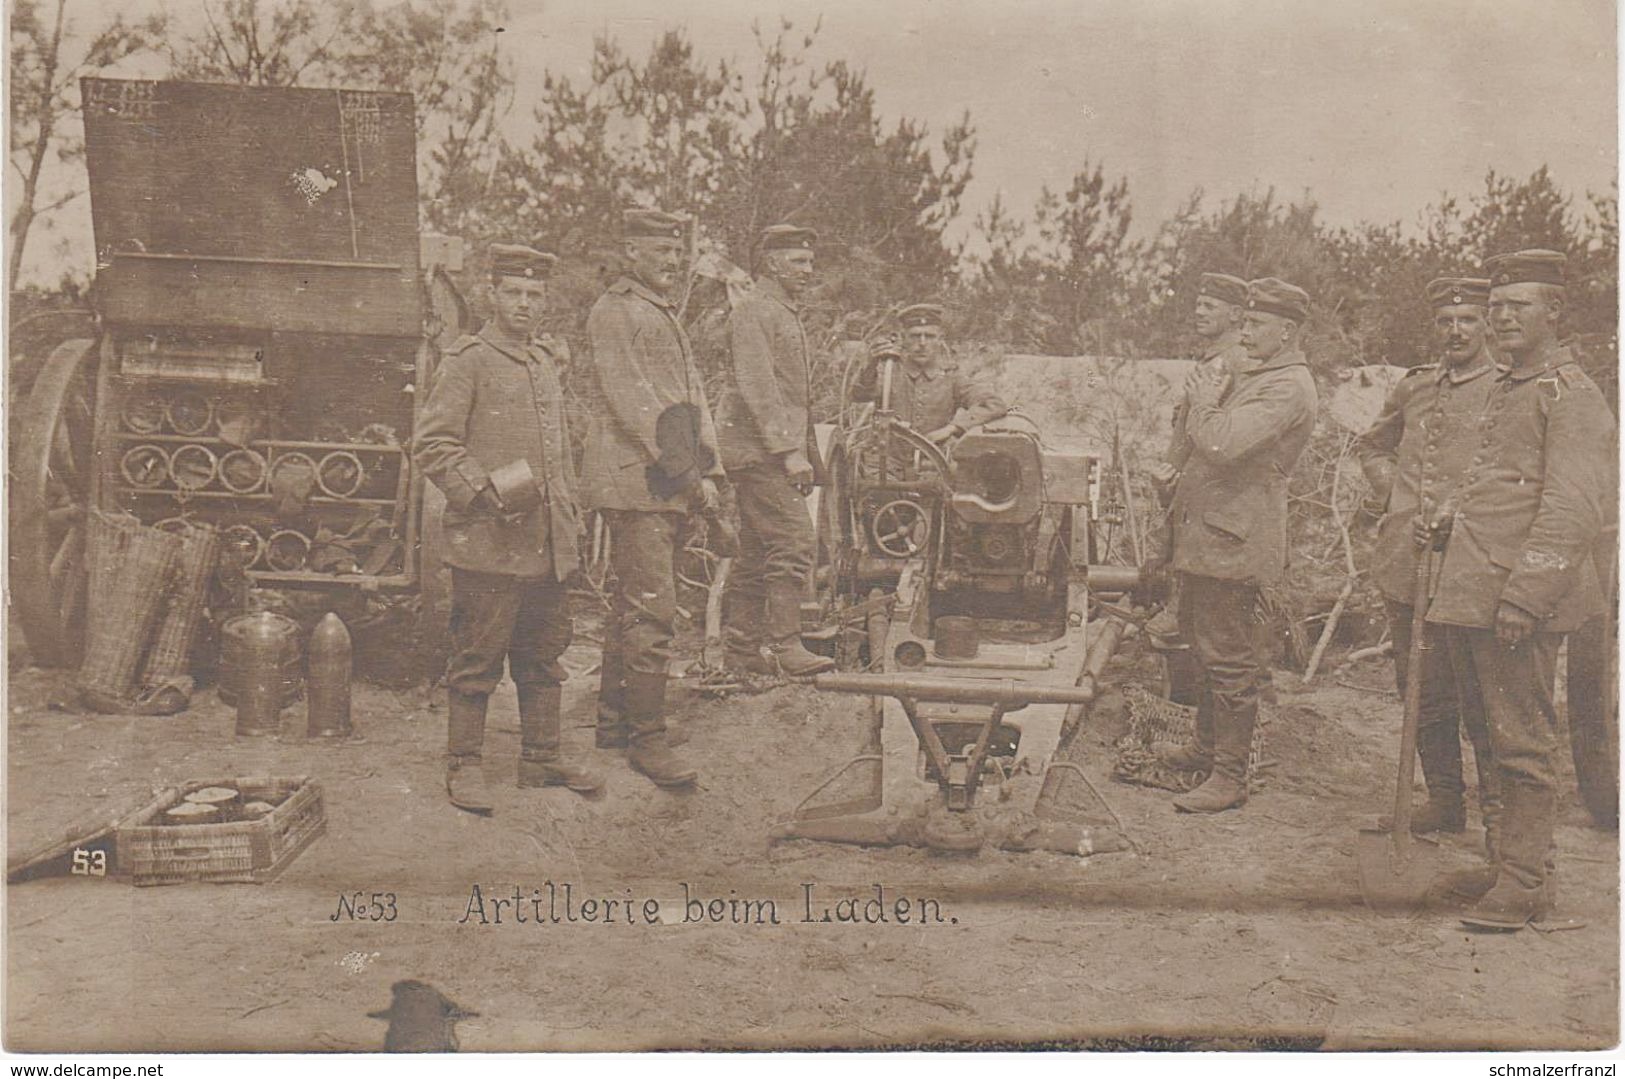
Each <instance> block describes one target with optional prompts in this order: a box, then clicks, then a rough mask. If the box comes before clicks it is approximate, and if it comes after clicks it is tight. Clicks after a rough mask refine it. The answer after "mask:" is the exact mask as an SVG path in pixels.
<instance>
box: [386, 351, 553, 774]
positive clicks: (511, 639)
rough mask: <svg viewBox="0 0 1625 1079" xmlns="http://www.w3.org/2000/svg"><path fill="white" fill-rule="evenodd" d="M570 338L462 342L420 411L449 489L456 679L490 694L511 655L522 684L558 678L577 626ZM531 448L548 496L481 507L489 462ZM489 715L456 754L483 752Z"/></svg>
mask: <svg viewBox="0 0 1625 1079" xmlns="http://www.w3.org/2000/svg"><path fill="white" fill-rule="evenodd" d="M562 351H563V349H562V346H561V345H555V344H551V343H543V344H538V343H534V342H533V343H530V344H528V345H523V346H521V345H517V344H513V343H508V342H502V341H499V340H497V339H496V337H495V336H494V335H492V334H491V333H490V332H488V331H481V333H480V334H479V335H478V336H475V337H464V338H462V339H460V340H459V341H458V342H457V343H456V344H454V345H453V346H452V348H451V350H450V352H449V353H448V354H447V355H446V357H445V358H444V359H443V360H442V361H441V364H440V369H439V370H438V371H437V372H436V374H435V378H434V385H433V387H432V388H431V389H430V391H429V399H428V401H427V403H426V404H425V405H424V406H423V409H422V411H421V412H420V413H419V415H418V423H417V430H416V433H415V435H414V438H413V455H412V456H413V461H414V462H415V463H416V464H417V466H418V467H419V468H420V469H422V470H423V472H424V474H425V475H427V476H428V477H429V479H430V481H431V482H433V483H434V484H435V486H437V487H439V488H440V489H441V490H442V491H443V492H445V495H446V509H445V515H444V517H443V527H444V530H445V536H446V553H445V560H446V562H447V564H448V565H450V567H451V579H452V596H451V642H452V654H451V657H450V662H449V664H448V666H447V670H446V684H447V686H448V687H449V688H450V689H451V690H452V691H453V692H456V693H463V694H469V695H473V696H482V697H483V696H486V695H489V694H490V693H491V691H492V690H494V689H495V688H496V686H497V683H498V682H500V681H501V679H502V669H503V660H504V658H506V660H507V662H508V669H509V672H510V673H511V674H512V676H513V680H514V684H515V685H518V686H521V687H545V686H556V685H558V684H559V683H560V682H562V681H563V680H564V668H563V667H562V666H560V665H559V662H558V659H559V656H561V655H563V654H564V650H565V649H566V648H568V647H569V645H570V640H571V636H572V627H571V619H570V605H569V593H568V591H567V590H566V587H565V584H564V581H565V578H566V577H568V576H569V574H570V573H571V572H572V571H573V570H574V569H575V568H576V566H577V565H578V557H577V551H576V543H577V531H578V528H579V525H578V516H577V511H576V506H575V484H574V480H573V476H572V471H573V470H572V469H571V467H570V443H569V432H568V428H567V425H566V421H565V417H564V402H563V393H562V390H561V388H560V385H559V379H558V374H557V372H556V371H555V369H554V366H553V364H554V359H555V357H556V356H558V355H560V354H561V353H562ZM521 458H523V459H524V460H525V462H526V463H527V464H528V465H529V466H530V471H531V474H532V475H533V476H534V477H536V481H537V483H538V485H539V486H540V487H541V496H542V497H541V502H540V504H539V505H537V506H535V507H533V508H532V509H530V510H529V511H527V512H525V513H524V514H522V515H505V514H497V513H492V512H489V511H486V510H482V509H478V508H476V506H475V505H474V500H475V497H476V496H477V495H478V494H479V493H480V491H481V490H483V489H485V488H486V486H487V484H488V483H489V482H490V474H491V472H493V471H495V470H496V469H499V468H502V467H503V466H504V465H508V464H511V463H512V462H514V461H516V460H519V459H521ZM483 739H484V722H483V720H481V721H480V722H479V723H477V724H473V725H469V726H466V727H457V726H455V725H454V726H453V727H452V728H451V741H450V746H449V748H450V751H451V753H452V755H453V756H463V755H470V756H471V755H477V754H478V753H479V752H480V746H481V743H482V742H483Z"/></svg>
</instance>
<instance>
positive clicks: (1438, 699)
mask: <svg viewBox="0 0 1625 1079" xmlns="http://www.w3.org/2000/svg"><path fill="white" fill-rule="evenodd" d="M1386 602H1387V607H1388V626H1389V629H1390V630H1391V632H1392V633H1393V638H1394V681H1395V683H1396V684H1397V685H1398V687H1399V695H1400V697H1401V698H1403V697H1404V696H1405V685H1406V678H1407V676H1408V674H1409V671H1408V670H1407V669H1406V668H1407V667H1408V666H1409V664H1410V658H1411V615H1412V612H1413V608H1412V607H1411V605H1410V604H1408V603H1398V602H1395V601H1394V600H1388V601H1386ZM1421 677H1422V714H1421V717H1420V722H1419V723H1418V725H1417V729H1416V754H1417V756H1418V757H1419V758H1420V759H1421V762H1422V778H1423V779H1424V780H1426V782H1427V788H1428V797H1429V798H1432V799H1436V800H1438V801H1440V802H1446V803H1455V802H1460V801H1461V797H1462V793H1463V792H1464V791H1465V789H1466V783H1465V781H1464V780H1463V778H1462V771H1461V732H1462V728H1464V727H1465V728H1466V731H1467V738H1468V740H1469V741H1470V742H1472V745H1473V762H1474V764H1475V766H1476V767H1477V769H1478V804H1479V807H1480V809H1481V810H1482V811H1483V815H1484V817H1485V820H1486V822H1488V820H1489V818H1490V817H1492V816H1493V815H1494V813H1495V809H1496V807H1497V806H1498V805H1499V801H1500V799H1499V793H1498V792H1499V789H1500V776H1499V774H1498V773H1497V772H1496V769H1495V754H1494V752H1493V751H1492V750H1491V748H1490V736H1489V729H1488V726H1487V725H1486V722H1485V719H1484V709H1483V706H1482V704H1481V703H1480V702H1479V700H1478V694H1476V693H1468V694H1459V693H1457V692H1456V672H1455V666H1454V663H1453V662H1452V660H1451V656H1450V645H1449V642H1448V641H1447V640H1446V634H1445V627H1443V626H1440V625H1429V626H1428V627H1427V630H1426V632H1425V633H1424V634H1423V635H1422V671H1421Z"/></svg>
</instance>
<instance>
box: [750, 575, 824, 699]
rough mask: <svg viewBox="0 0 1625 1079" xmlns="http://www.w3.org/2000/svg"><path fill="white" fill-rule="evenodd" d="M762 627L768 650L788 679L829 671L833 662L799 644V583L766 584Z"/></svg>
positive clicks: (779, 582)
mask: <svg viewBox="0 0 1625 1079" xmlns="http://www.w3.org/2000/svg"><path fill="white" fill-rule="evenodd" d="M765 621H766V624H767V625H766V629H767V636H768V646H767V647H768V651H769V652H770V653H771V654H772V656H773V658H774V659H775V660H776V661H777V662H778V665H779V669H780V670H782V671H783V672H784V673H785V674H786V675H788V676H789V677H791V678H805V677H807V676H808V675H814V674H818V673H819V672H820V671H833V670H834V669H835V661H834V660H833V659H831V658H830V657H828V656H820V655H818V654H817V653H815V652H809V651H807V647H806V646H805V645H803V644H802V643H801V586H800V585H797V584H795V583H793V582H790V583H787V582H782V581H775V582H773V583H772V584H770V585H768V589H767V608H766V619H765Z"/></svg>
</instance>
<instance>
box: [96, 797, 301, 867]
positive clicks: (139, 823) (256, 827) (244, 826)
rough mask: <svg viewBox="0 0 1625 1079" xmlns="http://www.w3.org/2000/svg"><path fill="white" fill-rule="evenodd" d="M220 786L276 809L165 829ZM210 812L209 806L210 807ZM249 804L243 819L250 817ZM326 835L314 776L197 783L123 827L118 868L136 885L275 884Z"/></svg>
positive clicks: (161, 799) (134, 816)
mask: <svg viewBox="0 0 1625 1079" xmlns="http://www.w3.org/2000/svg"><path fill="white" fill-rule="evenodd" d="M210 787H217V788H225V789H230V790H235V791H237V792H239V794H240V796H241V797H242V799H243V801H244V802H245V803H261V804H263V805H269V806H271V808H270V810H269V811H266V812H263V813H262V814H261V815H260V816H258V817H251V818H250V819H245V820H239V821H232V822H228V823H219V824H196V825H189V826H186V827H179V828H177V827H174V826H170V825H165V824H164V823H163V821H164V820H165V818H166V817H167V815H168V814H169V812H170V811H171V810H173V809H174V808H176V807H177V806H180V805H182V804H187V805H198V803H196V802H187V796H188V795H192V794H195V793H197V792H199V791H202V790H204V789H206V788H210ZM204 808H206V809H207V808H209V807H204ZM246 810H247V807H246V806H245V812H244V814H243V815H244V816H245V817H249V814H248V812H247V811H246ZM326 830H327V816H326V813H325V811H324V808H323V805H322V792H321V788H320V787H318V786H317V785H316V783H315V782H314V781H312V780H311V779H310V778H309V777H308V776H283V777H279V776H257V777H247V778H227V779H205V780H194V781H192V782H189V783H186V784H184V785H182V786H179V787H170V788H169V789H167V790H165V791H163V792H161V793H160V794H159V795H158V796H157V797H156V798H155V799H153V801H152V802H150V803H148V804H147V805H146V806H144V807H142V808H141V809H140V810H138V811H136V812H135V813H134V814H132V815H131V816H129V817H127V818H126V819H125V820H123V821H121V822H119V826H118V832H117V836H118V864H119V865H120V866H121V867H122V868H123V869H125V870H127V871H128V872H129V873H130V876H131V879H132V881H133V882H134V883H135V884H137V885H142V886H145V885H154V884H182V883H186V882H189V881H203V882H213V883H220V884H225V883H252V884H263V883H265V882H267V881H271V880H275V879H276V878H277V876H278V875H279V874H281V873H282V871H283V870H285V869H286V868H287V867H288V865H289V863H291V862H292V861H293V860H294V859H295V858H296V857H298V855H299V853H300V852H301V851H303V850H304V849H305V848H306V847H308V846H310V844H311V843H313V842H315V840H316V839H317V837H319V836H320V835H321V834H322V833H323V832H325V831H326Z"/></svg>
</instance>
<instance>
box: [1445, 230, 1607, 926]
mask: <svg viewBox="0 0 1625 1079" xmlns="http://www.w3.org/2000/svg"><path fill="white" fill-rule="evenodd" d="M1565 262H1566V260H1565V258H1564V256H1563V255H1562V254H1561V253H1559V252H1556V251H1545V250H1535V251H1519V252H1516V253H1513V254H1509V255H1498V256H1496V257H1494V258H1491V259H1489V260H1488V261H1487V262H1486V263H1485V266H1484V268H1485V271H1486V274H1487V276H1488V277H1489V279H1490V286H1491V287H1490V307H1489V315H1490V328H1491V329H1492V330H1493V331H1494V333H1495V338H1496V341H1497V343H1498V344H1499V345H1500V349H1501V352H1502V354H1503V355H1504V356H1505V357H1506V358H1507V363H1508V367H1507V368H1506V369H1505V370H1502V371H1498V372H1497V373H1496V374H1495V375H1494V385H1493V386H1492V387H1491V388H1490V392H1489V401H1488V403H1487V405H1486V406H1485V409H1484V413H1483V417H1482V419H1481V421H1480V423H1479V427H1478V431H1477V435H1478V437H1477V439H1476V443H1475V446H1474V452H1473V456H1472V458H1471V460H1470V461H1469V462H1468V464H1467V473H1466V476H1465V478H1464V479H1463V480H1462V483H1461V486H1460V491H1459V495H1458V497H1457V498H1455V499H1454V500H1452V501H1450V502H1449V503H1447V504H1446V505H1445V506H1444V507H1442V508H1441V509H1440V510H1439V511H1438V517H1437V518H1436V520H1435V521H1434V522H1432V523H1434V524H1436V525H1437V526H1439V527H1440V528H1441V529H1447V530H1448V540H1447V543H1446V547H1445V553H1444V559H1443V564H1442V566H1441V568H1440V572H1439V579H1438V583H1437V587H1436V589H1435V593H1434V598H1433V602H1432V604H1431V606H1429V608H1428V615H1427V617H1428V621H1429V622H1431V623H1437V624H1439V625H1442V626H1443V627H1444V629H1445V640H1446V642H1447V644H1448V646H1449V650H1450V657H1451V661H1452V663H1453V664H1454V665H1455V670H1456V683H1457V689H1458V692H1460V693H1461V694H1462V695H1463V697H1464V698H1466V697H1468V695H1471V696H1472V697H1473V698H1476V706H1477V707H1479V708H1482V709H1483V711H1484V714H1485V716H1486V719H1487V721H1488V727H1489V737H1490V744H1491V746H1492V748H1493V750H1494V756H1495V763H1496V768H1497V771H1498V772H1499V776H1500V785H1501V800H1502V809H1501V816H1500V823H1499V828H1498V834H1497V836H1496V837H1495V838H1496V842H1495V844H1494V849H1493V850H1492V851H1491V852H1490V857H1491V862H1492V869H1493V872H1492V873H1488V874H1483V875H1481V880H1480V887H1481V888H1485V890H1484V892H1483V894H1482V896H1481V898H1479V899H1478V901H1477V903H1476V905H1475V906H1474V907H1473V909H1472V910H1471V911H1470V912H1469V913H1468V914H1467V915H1466V916H1465V917H1464V919H1463V920H1464V921H1465V922H1466V923H1467V924H1468V925H1470V926H1474V927H1479V928H1487V929H1505V930H1512V929H1520V928H1522V927H1523V926H1524V925H1526V924H1528V922H1530V921H1531V920H1536V919H1540V918H1542V917H1543V916H1544V915H1546V914H1547V913H1548V912H1549V911H1550V909H1551V907H1552V903H1553V899H1552V896H1553V892H1554V887H1553V872H1554V869H1555V859H1554V851H1553V826H1554V824H1555V821H1556V817H1557V789H1556V788H1557V775H1556V773H1557V755H1558V752H1559V749H1560V737H1559V734H1558V727H1557V716H1556V710H1555V708H1554V706H1553V681H1554V677H1555V672H1556V664H1557V652H1558V648H1559V646H1560V645H1561V644H1562V641H1563V636H1564V634H1566V633H1568V632H1570V631H1572V630H1575V629H1578V628H1579V627H1580V625H1581V624H1582V623H1583V622H1585V621H1586V619H1588V618H1589V617H1591V616H1593V615H1596V614H1598V613H1600V612H1601V611H1602V604H1603V589H1602V587H1601V584H1600V583H1599V572H1598V567H1597V566H1596V565H1594V564H1593V562H1594V559H1593V553H1594V548H1595V546H1596V544H1597V540H1598V537H1599V536H1600V535H1601V534H1602V532H1603V529H1604V527H1605V526H1606V525H1607V524H1609V523H1611V522H1613V521H1614V520H1616V516H1615V512H1616V511H1615V505H1614V501H1613V500H1614V498H1615V495H1616V492H1617V483H1618V481H1617V479H1616V478H1615V476H1614V464H1615V452H1616V450H1615V444H1614V433H1615V424H1614V418H1613V414H1612V413H1611V412H1610V410H1609V408H1608V405H1607V402H1606V401H1605V400H1604V398H1603V395H1602V393H1601V392H1600V391H1599V390H1598V389H1597V386H1596V384H1595V383H1593V382H1592V381H1591V379H1590V378H1589V377H1588V376H1587V375H1586V373H1585V372H1584V371H1582V370H1581V369H1580V365H1579V363H1578V362H1576V360H1575V357H1574V355H1573V353H1571V352H1570V351H1569V350H1568V348H1567V347H1566V346H1564V345H1563V344H1562V343H1561V341H1560V339H1559V328H1560V326H1561V322H1562V318H1563V308H1564V302H1565V294H1564V271H1565ZM1611 569H1612V567H1611V566H1610V567H1606V568H1605V571H1606V570H1611ZM1460 890H1462V889H1461V888H1460V886H1459V884H1458V891H1460Z"/></svg>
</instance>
